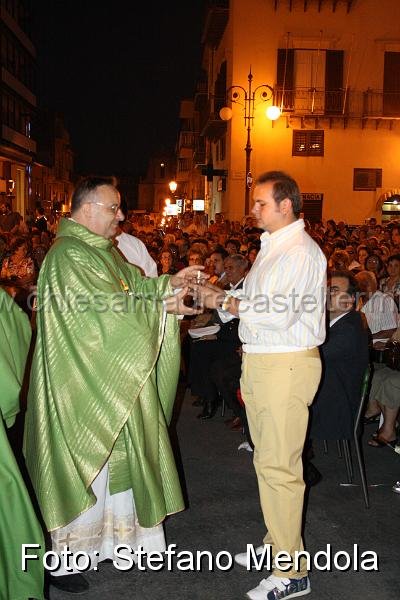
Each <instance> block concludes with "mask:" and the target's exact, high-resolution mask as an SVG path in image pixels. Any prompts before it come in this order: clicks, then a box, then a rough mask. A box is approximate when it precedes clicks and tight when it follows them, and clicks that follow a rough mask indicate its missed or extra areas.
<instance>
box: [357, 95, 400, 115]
mask: <svg viewBox="0 0 400 600" xmlns="http://www.w3.org/2000/svg"><path fill="white" fill-rule="evenodd" d="M363 117H365V118H370V119H400V92H384V91H382V90H367V91H365V92H364V93H363Z"/></svg>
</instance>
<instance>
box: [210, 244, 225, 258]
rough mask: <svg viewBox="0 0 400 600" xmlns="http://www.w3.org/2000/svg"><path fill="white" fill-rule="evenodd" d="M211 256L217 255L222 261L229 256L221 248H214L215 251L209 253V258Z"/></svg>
mask: <svg viewBox="0 0 400 600" xmlns="http://www.w3.org/2000/svg"><path fill="white" fill-rule="evenodd" d="M211 254H219V255H220V256H221V258H222V259H223V260H225V258H226V257H227V256H229V255H228V253H227V251H226V250H225V248H224V247H223V246H216V247H215V249H214V250H213V251H212V252H210V254H209V256H211Z"/></svg>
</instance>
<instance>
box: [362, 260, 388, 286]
mask: <svg viewBox="0 0 400 600" xmlns="http://www.w3.org/2000/svg"><path fill="white" fill-rule="evenodd" d="M365 269H366V270H367V271H371V273H373V274H374V275H375V277H376V280H377V282H378V284H379V282H380V280H381V279H382V277H384V275H386V271H385V265H384V263H383V261H382V259H381V257H380V256H379V254H376V253H375V252H374V253H373V254H370V255H369V256H368V257H367V259H366V261H365Z"/></svg>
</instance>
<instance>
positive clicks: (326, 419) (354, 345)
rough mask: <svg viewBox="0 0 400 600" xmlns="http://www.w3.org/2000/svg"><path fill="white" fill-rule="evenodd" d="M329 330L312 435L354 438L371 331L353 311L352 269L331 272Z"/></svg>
mask: <svg viewBox="0 0 400 600" xmlns="http://www.w3.org/2000/svg"><path fill="white" fill-rule="evenodd" d="M328 286H329V287H328V292H329V293H328V310H329V329H328V331H327V339H326V340H325V342H324V343H323V344H322V346H321V347H320V350H321V358H322V364H323V370H322V379H321V385H320V388H319V390H318V392H317V395H316V397H315V400H314V403H313V405H312V409H311V410H312V422H311V438H314V439H324V440H342V439H351V438H352V436H353V428H354V418H355V415H356V412H357V409H358V406H359V403H360V394H361V385H362V380H363V376H364V373H365V370H366V368H367V366H368V333H367V330H366V328H365V327H364V325H363V321H362V319H361V316H360V313H359V312H356V311H355V310H354V304H355V297H356V292H357V283H356V281H355V279H354V278H353V276H352V275H351V273H350V272H349V271H332V272H331V275H330V281H329V283H328Z"/></svg>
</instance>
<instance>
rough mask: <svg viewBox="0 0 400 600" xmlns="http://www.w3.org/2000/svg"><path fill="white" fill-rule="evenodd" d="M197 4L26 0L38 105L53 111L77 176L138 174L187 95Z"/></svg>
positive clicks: (196, 44)
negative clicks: (29, 8) (59, 120)
mask: <svg viewBox="0 0 400 600" xmlns="http://www.w3.org/2000/svg"><path fill="white" fill-rule="evenodd" d="M205 4H206V1H205V0H175V1H171V0H169V1H168V0H167V1H165V2H161V1H155V2H154V1H150V0H148V1H147V2H143V3H140V2H138V1H137V0H136V1H135V0H132V1H130V2H128V1H126V0H125V1H119V0H114V1H112V0H111V1H110V0H108V1H107V2H98V1H96V0H91V1H87V0H81V1H76V0H51V1H46V0H36V1H35V2H33V10H34V12H35V15H34V19H35V22H34V39H35V44H36V47H37V51H38V98H39V103H40V105H41V106H43V107H45V108H51V109H54V110H56V111H58V112H61V113H62V114H63V115H64V117H65V121H66V125H67V127H68V129H69V132H70V134H71V142H72V147H73V150H74V151H75V154H76V156H75V170H76V171H77V172H78V173H79V174H87V173H97V174H121V173H127V174H133V175H138V174H141V173H142V174H143V173H144V171H145V168H146V165H147V160H148V158H149V157H150V156H152V155H154V154H155V153H157V151H159V150H161V151H162V150H168V149H170V148H171V149H172V148H173V147H174V144H175V140H176V134H177V125H178V109H179V101H180V100H181V99H183V98H185V97H189V98H190V97H193V92H194V86H195V82H196V78H197V76H198V74H199V70H200V61H201V44H200V38H201V32H202V28H203V22H204V7H205Z"/></svg>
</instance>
